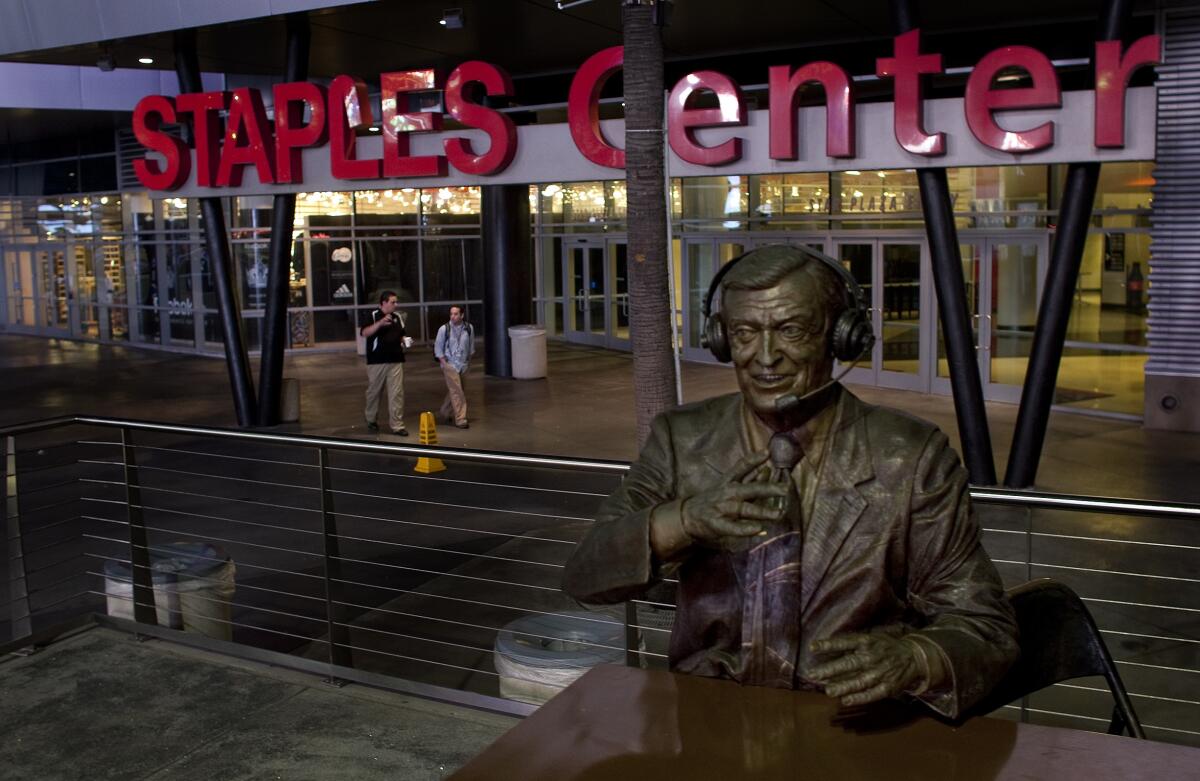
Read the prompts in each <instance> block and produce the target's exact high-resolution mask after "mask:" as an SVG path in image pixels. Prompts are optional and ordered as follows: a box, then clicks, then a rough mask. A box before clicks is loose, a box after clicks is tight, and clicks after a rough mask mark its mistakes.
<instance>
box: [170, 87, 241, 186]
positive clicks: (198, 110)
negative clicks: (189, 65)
mask: <svg viewBox="0 0 1200 781" xmlns="http://www.w3.org/2000/svg"><path fill="white" fill-rule="evenodd" d="M228 107H229V93H228V92H189V93H187V94H184V95H180V96H179V97H178V98H176V99H175V108H176V110H177V111H178V112H179V113H180V114H184V113H189V112H190V113H191V114H192V137H193V139H194V140H195V142H196V143H195V146H196V184H198V185H200V186H201V187H212V186H213V185H214V183H215V182H216V178H217V158H218V155H219V153H220V150H219V149H218V148H217V140H218V139H220V138H221V117H220V116H219V115H218V112H220V111H224V110H225V109H226V108H228Z"/></svg>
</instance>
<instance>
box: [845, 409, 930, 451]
mask: <svg viewBox="0 0 1200 781" xmlns="http://www.w3.org/2000/svg"><path fill="white" fill-rule="evenodd" d="M846 404H847V409H846V412H847V413H848V416H849V417H851V418H854V419H859V420H861V421H862V422H863V424H864V425H865V426H866V428H867V435H868V437H869V438H870V441H871V445H872V446H873V447H877V448H884V449H886V450H887V451H889V452H891V453H898V452H911V453H913V455H916V454H918V453H920V451H921V450H923V449H924V448H925V447H926V445H927V443H928V442H929V441H930V439H931V438H934V437H939V436H940V437H941V438H942V439H945V434H943V433H942V430H941V429H940V428H938V427H937V425H935V424H933V423H931V422H929V421H928V420H925V419H924V418H919V417H917V416H916V415H911V414H909V413H907V412H904V411H902V410H898V409H893V408H891V407H880V406H876V405H874V404H867V403H866V402H865V401H862V400H861V399H859V398H858V397H856V396H854V395H853V394H848V398H847V399H846Z"/></svg>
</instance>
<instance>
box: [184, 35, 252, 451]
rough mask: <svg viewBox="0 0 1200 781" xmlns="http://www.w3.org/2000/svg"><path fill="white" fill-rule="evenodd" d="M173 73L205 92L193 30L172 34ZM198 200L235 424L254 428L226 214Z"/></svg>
mask: <svg viewBox="0 0 1200 781" xmlns="http://www.w3.org/2000/svg"><path fill="white" fill-rule="evenodd" d="M175 74H176V75H177V76H178V77H179V89H180V91H181V92H203V91H204V87H203V85H202V84H201V82H200V65H199V61H198V60H197V59H196V31H195V30H180V31H178V32H176V33H175ZM189 127H190V126H189ZM189 135H190V130H189ZM199 201H200V211H201V212H202V213H203V215H204V236H205V240H206V242H207V244H208V259H209V263H210V265H211V267H212V276H213V290H214V291H215V292H216V294H217V312H218V314H219V315H220V317H221V332H222V335H223V336H224V339H225V364H226V366H227V367H228V369H229V384H230V387H231V389H232V390H233V406H234V410H235V412H236V413H237V421H238V425H239V426H241V427H242V428H247V427H249V426H253V425H254V422H255V419H256V418H257V415H256V407H257V404H256V403H255V400H254V379H253V376H252V375H251V373H250V359H249V358H248V357H247V356H246V343H245V340H244V339H243V338H242V313H241V310H240V307H239V306H238V301H237V297H236V296H235V295H234V292H233V259H232V258H231V257H230V253H229V234H228V232H227V231H226V230H225V214H224V212H222V211H221V199H220V198H200V199H199Z"/></svg>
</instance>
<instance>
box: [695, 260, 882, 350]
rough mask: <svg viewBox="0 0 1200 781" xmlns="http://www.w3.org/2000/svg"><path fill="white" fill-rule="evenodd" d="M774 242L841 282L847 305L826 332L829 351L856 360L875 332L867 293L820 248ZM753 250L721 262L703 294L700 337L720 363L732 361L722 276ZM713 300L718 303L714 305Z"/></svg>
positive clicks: (867, 346) (870, 341)
mask: <svg viewBox="0 0 1200 781" xmlns="http://www.w3.org/2000/svg"><path fill="white" fill-rule="evenodd" d="M768 246H771V245H768ZM775 246H788V247H789V249H794V250H797V251H799V252H801V253H803V254H804V255H807V256H808V257H809V258H811V259H813V260H817V261H819V262H821V263H823V264H824V265H825V266H826V267H827V268H828V269H829V270H830V271H832V272H833V273H835V274H837V276H838V279H840V280H841V282H842V291H843V293H844V294H845V304H846V306H845V308H844V309H843V310H842V313H841V314H840V315H838V319H837V321H836V322H835V323H834V324H833V328H832V329H831V330H830V332H829V354H830V355H832V356H833V357H834V358H836V359H837V360H838V361H841V362H842V363H848V362H849V363H856V362H858V361H859V360H861V359H862V357H863V356H864V355H866V354H867V352H868V351H870V349H871V347H872V346H873V345H874V344H875V333H874V330H873V329H872V327H871V319H870V317H868V315H867V296H866V294H865V293H864V292H863V289H862V288H861V287H860V286H859V284H858V282H856V281H855V279H854V277H853V276H851V275H850V272H849V271H847V270H846V268H845V267H844V266H843V265H842V264H841V263H839V262H838V261H837V260H835V259H834V258H831V257H829V256H828V255H826V254H825V253H823V252H817V251H816V250H814V249H812V248H811V247H805V246H802V245H775ZM756 249H761V247H759V248H756ZM754 251H755V250H751V251H750V252H744V253H742V254H741V255H738V256H737V257H736V258H733V259H732V260H730V261H729V262H728V263H726V264H725V265H724V266H722V267H721V270H720V271H718V272H717V274H716V276H714V277H713V280H712V282H711V283H710V284H709V286H708V295H707V296H705V297H704V308H703V309H702V310H701V312H702V313H703V314H704V334H703V335H702V336H701V337H700V344H701V345H702V346H704V347H707V348H708V349H709V350H710V351H712V354H713V357H714V358H716V359H717V360H718V361H720V362H722V363H729V362H730V361H732V360H733V355H732V350H731V348H730V346H729V333H728V332H727V331H726V330H725V319H724V318H723V317H722V316H721V307H720V302H721V301H720V294H721V280H723V279H724V278H725V275H726V274H728V273H729V270H730V269H731V268H733V267H734V266H735V265H737V264H738V263H739V262H740V261H741V260H742V259H743V258H745V257H746V256H747V255H749V254H751V253H752V252H754ZM714 303H715V304H717V306H716V307H715V308H714V306H713V305H714ZM843 373H844V372H843Z"/></svg>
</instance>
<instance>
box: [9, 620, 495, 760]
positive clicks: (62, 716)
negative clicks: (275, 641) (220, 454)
mask: <svg viewBox="0 0 1200 781" xmlns="http://www.w3.org/2000/svg"><path fill="white" fill-rule="evenodd" d="M515 723H516V719H514V718H510V717H507V716H499V715H495V714H490V713H483V712H480V711H475V710H471V709H469V708H460V707H455V706H450V705H443V704H441V703H436V702H430V701H428V700H421V699H416V698H411V697H405V696H402V695H398V694H393V693H390V692H384V691H379V690H376V689H370V688H367V687H363V686H353V685H351V686H347V687H345V688H341V689H339V688H335V687H332V686H328V685H326V684H324V683H323V682H322V681H321V679H319V678H316V677H313V676H311V675H304V674H302V673H292V672H289V671H285V670H280V669H277V668H273V667H267V666H265V665H259V664H254V663H251V662H242V661H239V660H236V659H232V658H229V657H225V656H218V655H216V654H211V653H207V652H204V651H199V650H194V649H190V648H186V647H183V646H179V645H174V644H172V643H165V642H160V641H157V640H149V641H145V642H139V641H137V640H135V639H133V637H132V636H131V635H126V634H123V633H120V632H116V631H113V630H109V629H100V628H95V629H91V630H87V631H83V632H81V633H80V634H77V635H75V636H73V637H71V638H69V639H66V640H62V641H60V642H58V643H55V644H54V645H51V646H49V647H47V648H46V649H45V650H43V651H41V652H39V653H37V654H34V655H33V656H30V657H25V658H20V657H14V656H9V657H0V734H3V735H4V740H3V741H0V781H7V780H8V779H13V781H16V780H17V779H21V780H22V781H28V780H29V779H38V781H58V780H59V779H62V780H63V781H66V779H93V778H122V779H129V780H130V781H134V780H135V779H137V780H138V781H141V780H142V779H145V780H146V781H150V780H151V779H152V780H153V781H168V779H170V780H171V781H186V780H187V779H222V781H237V780H239V779H268V778H269V779H288V781H303V780H304V779H314V781H315V780H317V779H319V780H320V781H332V780H336V779H345V781H371V779H380V780H381V781H382V779H389V781H390V780H391V779H405V781H421V780H423V779H437V778H444V777H445V776H447V775H449V774H450V773H452V772H453V771H454V770H456V769H458V768H459V767H460V766H462V765H463V764H465V763H466V762H467V760H469V759H470V758H471V757H472V756H474V755H475V754H476V753H478V752H479V751H480V750H482V749H483V748H484V747H485V746H487V745H488V744H490V743H491V742H492V741H493V740H495V739H496V738H497V737H499V736H500V735H501V734H502V733H503V732H505V731H506V730H507V729H508V728H509V727H511V726H512V725H513V724H515Z"/></svg>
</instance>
